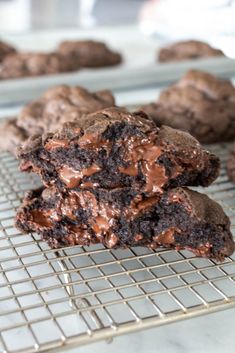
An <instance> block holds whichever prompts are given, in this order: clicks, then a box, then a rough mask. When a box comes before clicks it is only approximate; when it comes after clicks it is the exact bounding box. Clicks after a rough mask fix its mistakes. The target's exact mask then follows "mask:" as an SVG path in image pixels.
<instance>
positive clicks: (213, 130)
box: [141, 70, 235, 143]
mask: <svg viewBox="0 0 235 353" xmlns="http://www.w3.org/2000/svg"><path fill="white" fill-rule="evenodd" d="M141 110H143V111H144V112H146V113H147V114H149V115H150V116H151V117H152V118H153V120H154V121H155V123H156V124H157V125H158V126H161V125H162V124H165V125H169V126H172V127H174V128H177V129H182V130H184V131H188V132H189V133H190V134H192V135H193V136H194V137H196V138H197V139H198V140H199V141H200V142H202V143H214V142H222V141H230V140H233V139H234V138H235V88H234V87H233V85H232V83H231V82H230V81H227V80H222V79H219V78H216V77H215V76H213V75H211V74H208V73H205V72H201V71H197V70H190V71H188V72H187V73H186V74H185V75H184V77H183V78H182V79H181V80H180V81H179V82H178V83H176V84H175V85H172V86H170V87H169V88H167V89H165V90H164V91H162V93H161V94H160V97H159V100H158V101H157V102H156V103H150V104H146V105H144V106H142V107H141Z"/></svg>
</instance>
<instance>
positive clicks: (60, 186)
mask: <svg viewBox="0 0 235 353" xmlns="http://www.w3.org/2000/svg"><path fill="white" fill-rule="evenodd" d="M18 156H19V158H20V160H21V164H20V166H21V170H23V171H28V172H30V171H33V172H36V173H38V174H39V175H40V176H41V178H42V181H43V183H44V185H45V186H46V188H45V189H39V190H36V191H33V192H30V193H29V194H28V195H27V196H26V197H25V199H24V202H23V205H22V207H21V208H20V209H19V211H18V213H17V216H16V225H17V227H18V228H20V229H21V230H23V231H25V232H29V231H37V232H38V233H40V234H41V235H42V238H43V239H44V240H46V241H47V242H48V243H49V244H50V246H52V247H55V248H57V247H61V246H68V245H90V244H95V243H102V244H104V245H105V246H107V247H109V248H113V247H114V248H115V247H129V246H136V245H140V246H148V247H150V248H157V247H158V246H165V247H174V248H175V249H183V248H186V249H189V250H191V251H193V252H194V253H195V254H197V255H199V256H205V257H212V258H216V259H220V260H221V259H223V258H224V256H228V255H230V254H231V253H232V252H233V249H234V244H233V239H232V235H231V233H230V230H229V228H230V222H229V219H228V217H227V216H226V215H225V214H224V212H223V210H222V208H221V207H220V206H219V205H217V204H216V203H215V202H214V201H212V200H210V199H209V198H208V197H207V196H206V195H202V194H199V193H197V192H194V191H191V190H188V189H187V188H185V187H183V186H185V185H193V186H196V185H203V186H207V185H209V184H211V183H212V182H213V180H214V179H215V178H216V177H217V175H218V172H219V160H218V158H217V157H216V156H215V155H213V154H211V153H209V152H207V151H206V150H204V149H203V148H202V147H201V145H200V144H199V143H198V141H197V140H195V139H194V138H193V137H192V136H190V135H189V134H188V133H186V132H182V131H179V130H175V129H172V128H170V127H166V126H162V127H161V128H157V127H156V126H155V124H154V122H153V121H152V120H150V119H149V118H148V116H146V115H145V114H144V113H141V112H140V113H134V114H130V113H129V112H127V111H126V110H124V109H120V108H107V109H104V110H101V111H98V112H95V113H92V114H88V115H83V116H81V118H80V119H78V120H77V121H76V122H73V123H67V124H64V125H63V127H62V129H61V130H60V131H58V132H56V133H50V134H46V135H43V136H34V137H32V138H31V139H29V140H28V141H27V142H26V143H24V144H23V146H22V147H21V148H20V149H19V152H18Z"/></svg>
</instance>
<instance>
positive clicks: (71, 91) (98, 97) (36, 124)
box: [0, 85, 115, 154]
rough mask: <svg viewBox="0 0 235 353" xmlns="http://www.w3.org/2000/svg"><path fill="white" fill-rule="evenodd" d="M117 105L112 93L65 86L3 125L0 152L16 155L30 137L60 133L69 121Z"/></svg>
mask: <svg viewBox="0 0 235 353" xmlns="http://www.w3.org/2000/svg"><path fill="white" fill-rule="evenodd" d="M113 105H115V101H114V97H113V96H112V94H111V92H110V91H98V92H94V93H91V92H89V91H87V90H86V89H85V88H82V87H69V86H66V85H61V86H58V87H54V88H51V89H49V90H47V91H46V92H45V93H44V94H43V95H42V97H41V98H39V99H38V100H36V101H34V102H32V103H30V104H28V105H26V106H25V107H24V108H23V109H22V110H21V112H20V113H19V115H18V117H16V118H12V119H10V120H6V121H4V122H2V123H1V124H0V149H1V150H7V151H10V152H12V153H13V154H15V151H16V148H17V147H18V146H19V145H20V144H21V143H22V142H23V141H25V140H26V139H27V138H28V137H29V136H31V135H34V134H43V133H47V132H53V131H56V130H57V129H58V128H60V127H61V126H62V124H63V123H65V122H67V121H76V120H79V119H81V117H82V116H83V115H86V114H87V113H91V112H95V111H96V110H99V109H102V108H106V107H110V106H113Z"/></svg>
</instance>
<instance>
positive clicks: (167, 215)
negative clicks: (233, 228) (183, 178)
mask: <svg viewBox="0 0 235 353" xmlns="http://www.w3.org/2000/svg"><path fill="white" fill-rule="evenodd" d="M16 224H17V226H18V227H19V228H20V229H21V230H23V231H26V232H27V231H32V230H33V231H37V232H39V233H40V234H41V235H42V237H43V239H45V240H46V241H47V242H48V243H49V244H50V245H51V246H52V247H55V248H57V247H61V246H68V245H70V246H71V245H90V244H95V243H103V244H104V245H106V246H107V247H109V248H113V247H114V248H115V247H129V246H148V247H150V248H157V247H159V246H165V247H174V248H176V249H184V248H186V249H189V250H191V251H193V252H194V253H195V254H197V255H199V256H207V257H212V258H217V259H223V258H224V256H228V255H230V254H231V253H232V252H233V250H234V244H233V241H232V237H231V233H230V230H229V227H230V222H229V219H228V217H226V216H225V214H224V213H223V210H222V208H221V207H220V206H219V205H218V204H216V203H215V202H214V201H212V200H210V199H209V198H208V197H207V196H206V195H203V194H199V193H197V192H195V191H192V190H189V189H187V188H175V189H172V190H169V191H166V192H164V193H163V194H162V195H158V196H154V197H151V198H145V197H144V196H141V195H140V194H137V193H135V192H134V191H133V190H132V189H131V188H122V189H114V190H112V191H107V190H102V189H98V190H97V189H90V190H86V191H82V190H80V191H74V190H72V191H71V190H70V191H67V192H66V193H62V194H61V193H59V192H58V191H56V189H55V188H48V189H44V190H43V189H39V190H36V191H34V192H30V193H29V194H28V195H27V197H26V198H25V201H24V203H23V205H22V207H21V208H20V209H19V211H18V214H17V220H16Z"/></svg>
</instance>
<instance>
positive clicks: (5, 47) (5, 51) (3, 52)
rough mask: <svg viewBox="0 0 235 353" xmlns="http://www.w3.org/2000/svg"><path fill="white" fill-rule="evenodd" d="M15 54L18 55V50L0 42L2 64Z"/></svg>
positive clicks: (0, 60)
mask: <svg viewBox="0 0 235 353" xmlns="http://www.w3.org/2000/svg"><path fill="white" fill-rule="evenodd" d="M13 53H16V49H15V48H14V47H13V46H11V45H10V44H8V43H5V42H3V41H1V40H0V62H2V61H3V59H4V58H5V57H6V56H7V55H9V54H13Z"/></svg>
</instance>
